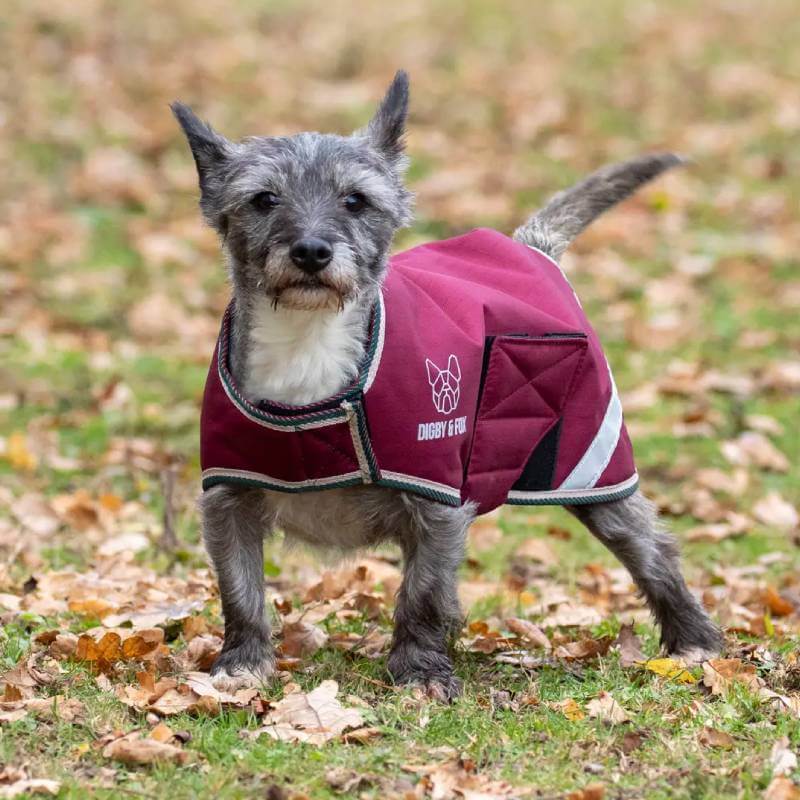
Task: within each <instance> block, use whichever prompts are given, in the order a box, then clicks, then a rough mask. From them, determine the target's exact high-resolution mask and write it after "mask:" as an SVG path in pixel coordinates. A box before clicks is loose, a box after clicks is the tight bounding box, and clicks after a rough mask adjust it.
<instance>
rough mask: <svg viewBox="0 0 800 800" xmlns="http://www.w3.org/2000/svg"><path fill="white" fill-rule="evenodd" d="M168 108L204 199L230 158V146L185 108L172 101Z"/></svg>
mask: <svg viewBox="0 0 800 800" xmlns="http://www.w3.org/2000/svg"><path fill="white" fill-rule="evenodd" d="M170 108H171V109H172V113H173V114H174V115H175V118H176V119H177V120H178V122H179V123H180V126H181V128H183V132H184V133H185V134H186V139H187V140H188V142H189V147H191V148H192V155H193V156H194V163H195V164H196V165H197V175H198V177H199V179H200V191H201V192H202V194H203V196H204V198H206V199H208V197H207V196H208V195H209V194H210V193H211V192H212V190H213V186H214V183H215V178H217V177H218V176H219V174H220V173H221V172H222V170H223V169H224V167H225V164H226V162H227V161H228V159H229V158H230V157H231V155H232V152H233V145H232V144H231V142H229V141H228V140H227V139H226V138H225V137H224V136H220V135H219V134H218V133H217V132H216V131H215V130H214V129H213V128H212V127H211V126H210V125H209V124H208V123H207V122H203V121H202V120H201V119H200V118H199V117H198V116H197V115H196V114H195V113H194V111H192V109H191V108H189V106H187V105H184V104H183V103H181V102H178V101H177V100H176V101H175V102H174V103H172V104H171V105H170Z"/></svg>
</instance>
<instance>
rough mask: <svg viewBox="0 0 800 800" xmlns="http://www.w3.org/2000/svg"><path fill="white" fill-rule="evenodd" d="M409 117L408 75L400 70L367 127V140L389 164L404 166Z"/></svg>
mask: <svg viewBox="0 0 800 800" xmlns="http://www.w3.org/2000/svg"><path fill="white" fill-rule="evenodd" d="M407 116H408V74H407V73H406V72H405V70H402V69H401V70H398V72H397V74H396V75H395V76H394V80H393V81H392V85H391V86H390V87H389V89H388V91H387V92H386V95H385V96H384V98H383V100H382V101H381V104H380V106H378V110H377V111H376V112H375V116H374V117H373V118H372V119H371V120H370V121H369V124H368V125H367V130H366V134H367V138H368V139H369V140H370V142H371V143H372V145H373V147H375V149H377V150H379V151H380V152H381V153H383V154H384V155H385V156H386V158H387V159H388V160H389V162H390V163H391V164H392V165H393V166H395V167H399V166H402V162H403V151H404V149H405V143H404V141H403V136H404V134H405V131H406V117H407Z"/></svg>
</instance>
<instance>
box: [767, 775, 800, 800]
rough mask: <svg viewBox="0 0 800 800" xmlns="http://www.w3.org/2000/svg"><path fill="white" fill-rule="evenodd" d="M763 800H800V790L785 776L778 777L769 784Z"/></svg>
mask: <svg viewBox="0 0 800 800" xmlns="http://www.w3.org/2000/svg"><path fill="white" fill-rule="evenodd" d="M764 800H800V788H798V787H797V785H796V784H794V783H793V782H792V781H791V780H790V779H789V778H787V777H786V776H785V775H778V776H777V777H775V778H773V779H772V780H771V781H770V782H769V786H767V788H766V790H765V791H764Z"/></svg>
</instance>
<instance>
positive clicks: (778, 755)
mask: <svg viewBox="0 0 800 800" xmlns="http://www.w3.org/2000/svg"><path fill="white" fill-rule="evenodd" d="M769 763H770V764H771V765H772V774H773V775H791V774H792V772H794V771H795V770H796V769H797V756H796V755H795V754H794V752H792V750H790V749H789V737H788V736H781V738H780V739H778V740H776V741H775V742H774V743H773V745H772V751H771V752H770V756H769Z"/></svg>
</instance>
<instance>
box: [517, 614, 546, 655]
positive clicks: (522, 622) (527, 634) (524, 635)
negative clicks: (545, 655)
mask: <svg viewBox="0 0 800 800" xmlns="http://www.w3.org/2000/svg"><path fill="white" fill-rule="evenodd" d="M506 627H507V628H508V629H509V630H510V631H511V632H512V633H515V634H516V635H517V636H519V637H520V638H521V639H522V640H523V641H524V642H526V643H527V644H530V645H532V646H533V647H541V648H542V649H543V650H550V649H552V644H550V640H549V639H548V638H547V634H545V632H544V631H543V630H542V629H541V628H540V627H539V626H538V625H534V624H533V623H532V622H530V621H529V620H527V619H520V618H519V617H510V618H509V619H507V620H506Z"/></svg>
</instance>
